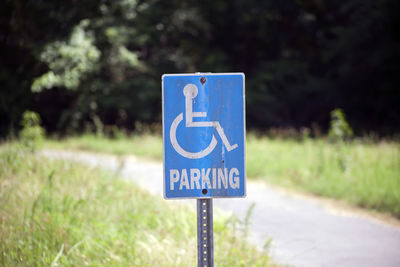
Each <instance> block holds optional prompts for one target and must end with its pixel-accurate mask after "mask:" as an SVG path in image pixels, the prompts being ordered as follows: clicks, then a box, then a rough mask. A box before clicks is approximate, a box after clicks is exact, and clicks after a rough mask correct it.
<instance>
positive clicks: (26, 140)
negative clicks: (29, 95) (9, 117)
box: [19, 110, 45, 152]
mask: <svg viewBox="0 0 400 267" xmlns="http://www.w3.org/2000/svg"><path fill="white" fill-rule="evenodd" d="M21 125H22V127H23V128H22V130H21V131H20V133H19V137H20V139H21V143H22V145H23V146H24V147H25V148H27V149H28V150H29V151H31V152H33V151H35V150H36V149H37V148H38V147H39V146H40V145H41V143H42V141H43V139H44V134H45V131H44V129H43V128H42V127H40V116H39V114H37V113H36V112H33V111H30V110H27V111H25V112H24V114H23V115H22V121H21Z"/></svg>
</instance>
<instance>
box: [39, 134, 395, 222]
mask: <svg viewBox="0 0 400 267" xmlns="http://www.w3.org/2000/svg"><path fill="white" fill-rule="evenodd" d="M246 145H247V151H246V159H247V162H246V165H247V175H248V177H249V178H250V179H251V178H253V179H254V178H256V179H264V180H266V181H268V182H270V183H274V184H278V185H281V186H285V187H291V188H295V189H298V190H302V191H306V192H311V193H313V194H316V195H321V196H325V197H330V198H334V199H340V200H344V201H346V202H347V203H350V204H352V205H356V206H360V207H365V208H369V209H374V210H377V211H380V212H387V213H390V214H392V215H394V216H396V217H398V218H400V145H399V144H398V143H395V142H378V143H377V142H368V140H364V141H359V140H356V141H353V142H351V143H348V144H342V145H337V144H332V143H330V142H328V141H327V140H325V139H317V140H313V139H307V140H304V141H296V140H290V139H279V138H278V139H270V138H267V137H257V136H255V135H253V134H249V135H248V136H247V143H246ZM47 147H50V148H62V149H65V148H68V149H69V148H71V149H83V150H89V151H94V152H106V153H114V154H136V155H138V156H147V157H151V158H153V159H156V160H161V159H162V141H161V137H160V136H154V135H143V136H136V135H135V136H133V137H131V138H127V137H125V138H122V139H117V140H112V139H106V138H97V137H95V136H93V135H84V136H82V137H73V138H67V139H65V140H63V141H62V142H59V141H48V142H47Z"/></svg>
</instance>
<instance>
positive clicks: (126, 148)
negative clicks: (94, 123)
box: [46, 134, 162, 160]
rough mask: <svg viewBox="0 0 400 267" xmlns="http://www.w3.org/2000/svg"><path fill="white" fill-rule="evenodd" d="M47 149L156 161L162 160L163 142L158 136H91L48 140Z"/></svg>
mask: <svg viewBox="0 0 400 267" xmlns="http://www.w3.org/2000/svg"><path fill="white" fill-rule="evenodd" d="M46 147H47V148H54V149H74V150H84V151H92V152H102V153H111V154H115V155H130V154H134V155H137V156H141V157H148V158H151V159H155V160H162V140H161V137H160V136H156V135H149V134H146V135H133V136H131V137H125V136H124V137H120V138H118V139H109V138H104V137H97V136H95V135H91V134H85V135H81V136H73V137H68V138H66V139H63V140H61V141H60V140H54V139H48V140H46Z"/></svg>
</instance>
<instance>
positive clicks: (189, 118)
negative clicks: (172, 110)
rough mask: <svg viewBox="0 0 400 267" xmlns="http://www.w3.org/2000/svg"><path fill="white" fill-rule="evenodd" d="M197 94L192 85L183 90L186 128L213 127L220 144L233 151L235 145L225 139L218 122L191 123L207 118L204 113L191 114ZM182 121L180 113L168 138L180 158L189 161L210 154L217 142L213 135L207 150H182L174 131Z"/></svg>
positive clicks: (172, 125) (196, 89)
mask: <svg viewBox="0 0 400 267" xmlns="http://www.w3.org/2000/svg"><path fill="white" fill-rule="evenodd" d="M197 94H198V88H197V86H196V85H194V84H187V85H186V86H185V87H184V88H183V95H184V96H185V113H186V125H185V126H186V127H215V128H216V129H217V133H218V135H219V136H220V138H221V140H222V143H223V144H224V146H225V147H226V149H227V150H228V152H229V151H232V150H234V149H235V148H237V147H238V145H237V144H234V145H231V144H230V143H229V141H228V139H227V138H226V135H225V133H224V129H223V128H222V127H221V125H220V123H219V122H218V121H193V118H204V117H207V113H206V112H193V99H194V98H195V97H196V96H197ZM182 120H183V113H180V114H179V115H178V116H177V117H176V118H175V119H174V121H173V122H172V124H171V128H170V132H169V138H170V140H171V144H172V146H173V147H174V149H175V150H176V152H178V153H179V154H180V155H181V156H183V157H185V158H189V159H200V158H203V157H205V156H207V155H208V154H210V153H211V152H212V151H213V150H214V148H215V146H216V145H217V143H218V141H217V139H216V138H215V136H214V135H213V137H212V140H211V143H210V144H209V145H208V146H207V148H205V149H203V150H201V151H199V152H189V151H186V150H185V149H183V148H182V147H181V146H180V145H179V143H178V140H177V139H176V129H177V128H178V125H179V123H180V122H181V121H182Z"/></svg>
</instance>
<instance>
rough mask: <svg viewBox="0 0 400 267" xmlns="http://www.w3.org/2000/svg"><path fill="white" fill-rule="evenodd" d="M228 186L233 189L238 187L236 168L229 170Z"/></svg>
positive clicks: (238, 178)
mask: <svg viewBox="0 0 400 267" xmlns="http://www.w3.org/2000/svg"><path fill="white" fill-rule="evenodd" d="M234 175H235V176H234ZM229 186H230V187H231V188H233V189H239V188H240V177H239V170H238V169H236V168H232V169H231V171H230V172H229Z"/></svg>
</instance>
